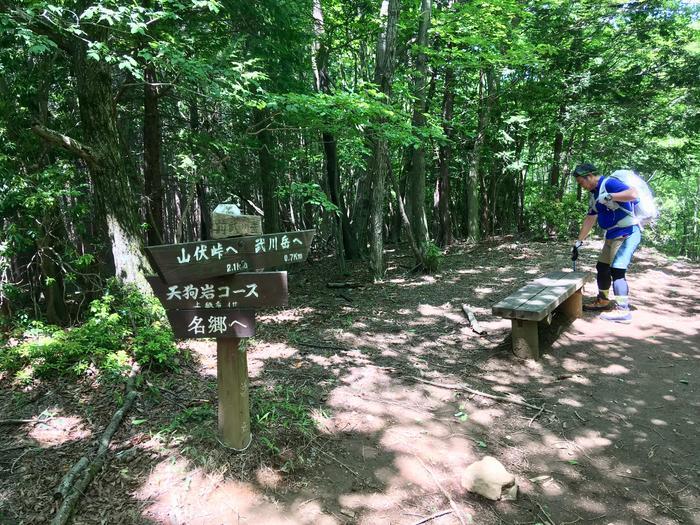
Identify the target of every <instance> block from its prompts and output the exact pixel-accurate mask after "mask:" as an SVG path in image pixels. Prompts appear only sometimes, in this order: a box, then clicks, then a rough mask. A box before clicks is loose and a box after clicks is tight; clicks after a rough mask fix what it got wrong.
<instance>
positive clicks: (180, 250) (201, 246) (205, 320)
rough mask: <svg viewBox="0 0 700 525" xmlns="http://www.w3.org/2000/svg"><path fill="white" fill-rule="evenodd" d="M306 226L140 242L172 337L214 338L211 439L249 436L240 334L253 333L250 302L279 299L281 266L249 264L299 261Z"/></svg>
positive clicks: (237, 444) (234, 440)
mask: <svg viewBox="0 0 700 525" xmlns="http://www.w3.org/2000/svg"><path fill="white" fill-rule="evenodd" d="M314 233H315V232H314V230H304V231H296V232H285V233H274V234H268V235H252V236H246V237H234V238H228V239H218V240H213V241H199V242H191V243H183V244H170V245H163V246H149V247H147V248H146V250H147V252H148V254H149V256H150V257H151V260H152V262H153V266H154V267H155V268H156V270H157V272H158V274H159V276H151V277H148V282H149V283H150V285H151V288H153V293H154V294H155V295H156V297H157V298H158V299H159V300H160V302H161V303H162V304H163V307H164V308H165V310H166V313H167V315H168V319H169V320H170V324H171V325H172V327H173V332H174V334H175V337H176V338H178V339H192V338H206V337H215V338H216V355H217V382H218V392H219V414H218V417H219V440H220V442H221V443H222V444H223V445H225V446H227V447H230V448H233V449H235V450H239V451H242V450H245V449H246V448H248V446H249V445H250V443H251V440H252V435H251V431H250V404H249V398H248V360H247V354H246V351H245V348H243V347H242V346H241V338H243V337H252V336H253V335H255V309H256V308H263V307H270V306H284V305H286V304H287V298H288V294H287V272H254V271H253V270H262V269H264V268H269V267H276V266H281V265H283V264H287V263H294V262H303V261H304V260H306V258H307V257H308V254H309V249H310V248H311V240H312V239H313V236H314Z"/></svg>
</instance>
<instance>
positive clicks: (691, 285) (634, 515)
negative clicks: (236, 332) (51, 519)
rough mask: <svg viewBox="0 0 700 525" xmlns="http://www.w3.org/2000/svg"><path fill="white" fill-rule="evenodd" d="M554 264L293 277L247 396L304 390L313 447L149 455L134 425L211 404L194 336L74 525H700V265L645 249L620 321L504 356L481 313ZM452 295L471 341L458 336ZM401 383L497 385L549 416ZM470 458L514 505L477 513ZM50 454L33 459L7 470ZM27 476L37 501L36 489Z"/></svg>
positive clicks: (474, 257)
mask: <svg viewBox="0 0 700 525" xmlns="http://www.w3.org/2000/svg"><path fill="white" fill-rule="evenodd" d="M595 249H596V245H595V244H593V246H592V247H590V248H589V249H587V250H586V251H585V253H584V255H583V257H582V260H581V262H582V267H583V268H584V269H586V268H587V269H591V268H593V267H594V265H595V252H596V250H595ZM567 255H568V254H567V249H566V247H565V246H563V245H561V244H553V243H549V244H536V243H530V244H522V243H516V242H513V241H509V242H505V243H501V244H493V245H487V244H484V245H480V246H477V247H468V246H465V247H455V248H454V249H453V250H452V251H451V253H450V254H449V255H448V256H447V257H446V260H445V265H444V267H443V269H442V271H441V273H440V274H438V275H434V276H407V275H406V270H405V269H404V268H402V267H401V266H400V265H402V264H403V265H405V266H410V261H411V259H410V258H406V257H403V256H402V255H400V254H390V256H391V259H390V262H391V266H390V270H389V272H388V276H387V280H386V282H384V283H382V284H376V285H365V286H364V287H362V288H353V289H351V290H345V291H343V292H342V294H341V293H339V292H334V291H332V290H328V289H326V288H325V283H326V282H327V281H328V280H329V277H328V276H329V275H330V272H331V270H329V269H328V267H327V266H326V265H327V264H330V262H329V263H325V262H317V263H315V265H314V266H311V267H306V268H304V269H303V270H302V271H297V272H295V273H293V274H291V275H290V302H291V305H290V307H289V308H288V309H285V310H281V311H277V312H275V313H270V314H267V315H263V316H260V323H261V325H260V329H259V335H258V337H257V338H256V339H255V341H252V342H251V346H250V348H249V366H250V375H251V378H252V385H253V391H254V395H255V392H256V391H257V392H260V391H262V390H263V389H266V388H269V387H271V386H273V385H278V386H280V388H282V387H284V388H287V389H289V391H291V392H297V393H298V396H299V399H301V398H302V393H304V394H303V396H306V395H307V394H306V393H309V394H308V396H307V397H304V400H305V403H307V405H308V406H309V407H310V408H311V409H312V412H313V415H314V418H315V421H316V424H317V425H318V427H319V428H320V435H319V436H318V437H316V438H313V439H311V440H303V439H302V440H299V442H296V443H295V442H294V441H290V442H287V443H286V444H285V447H284V448H283V450H280V451H279V453H278V454H277V456H278V457H279V458H280V460H279V462H277V463H275V462H270V461H262V460H260V458H261V457H263V456H261V455H260V454H259V452H260V449H255V448H253V449H251V450H250V451H249V453H248V458H247V459H246V458H244V457H242V456H240V455H238V456H237V455H235V454H232V453H228V452H226V451H221V450H220V448H219V447H217V445H216V442H215V440H214V439H212V437H211V435H209V434H212V432H213V427H212V426H211V423H212V422H211V421H210V420H209V419H206V420H203V421H202V422H201V423H197V424H196V425H195V427H191V428H195V429H199V430H202V432H203V434H202V435H203V436H204V437H201V439H200V438H198V439H182V440H180V441H176V442H169V443H167V444H166V445H164V444H163V443H162V442H159V441H158V437H157V435H156V434H155V432H154V431H153V430H151V433H150V434H149V433H148V432H144V431H143V428H145V427H147V426H149V425H152V429H155V428H157V424H156V423H157V422H158V421H160V422H161V423H163V422H167V421H172V420H173V419H174V418H175V417H176V416H177V415H178V414H182V413H183V410H182V409H183V407H182V403H183V401H182V399H190V400H191V399H197V398H206V399H209V400H212V401H213V400H214V399H213V384H214V379H213V374H214V373H215V368H216V363H215V350H214V346H213V344H211V343H198V344H193V345H191V347H192V348H193V351H194V352H195V354H196V355H197V362H198V363H199V364H198V367H197V368H196V369H195V370H191V371H190V372H183V376H182V377H181V378H179V379H177V381H176V382H171V383H170V385H171V386H170V389H171V390H173V389H175V393H176V394H177V396H178V397H176V398H175V399H177V400H179V401H178V403H180V405H181V406H177V403H172V404H168V403H165V402H161V403H160V404H157V403H154V402H150V401H148V400H144V401H143V404H142V406H141V411H142V412H141V413H142V414H143V413H145V414H147V415H148V417H149V421H148V423H145V424H144V426H143V427H132V428H127V429H124V430H123V432H122V436H121V439H122V441H128V440H129V439H131V440H134V439H135V436H142V437H141V438H139V439H140V441H139V440H136V441H138V443H137V444H136V446H135V447H134V450H136V452H135V454H136V456H135V458H136V459H135V460H134V458H132V459H131V460H130V462H128V463H124V462H122V461H120V460H118V459H115V461H113V462H112V464H111V465H110V467H109V468H108V469H107V471H106V472H105V474H104V475H103V476H102V477H101V478H100V479H99V480H98V481H97V482H96V483H95V486H94V487H93V489H92V492H93V493H94V494H91V495H89V496H90V497H88V498H86V500H87V501H86V502H85V504H84V505H83V506H82V508H81V511H80V513H79V514H78V516H77V519H76V523H98V522H99V518H100V516H101V515H104V509H105V508H108V509H110V512H109V514H108V515H109V516H112V518H113V519H115V520H116V521H108V522H110V523H117V522H121V523H173V524H175V523H180V524H185V523H186V524H198V523H202V524H205V523H206V524H217V523H225V524H229V523H247V524H258V523H260V524H263V523H264V524H268V523H270V524H275V523H289V524H292V523H299V524H302V523H304V524H339V523H362V524H381V523H386V524H390V523H391V524H412V523H417V522H419V521H420V520H421V519H424V518H426V517H428V516H431V515H433V514H435V513H440V512H442V511H450V512H449V513H447V514H445V515H443V516H441V517H436V518H434V519H432V520H431V521H430V522H429V523H431V524H433V525H445V524H452V523H478V524H498V523H509V524H510V523H543V524H546V523H556V524H557V525H564V524H573V523H594V524H595V523H601V524H608V523H610V524H633V523H638V524H642V523H651V524H658V525H665V524H673V523H700V519H699V518H698V517H697V516H700V490H699V489H698V487H699V486H700V455H699V454H698V453H697V449H698V445H700V435H699V432H698V430H699V428H700V416H699V415H698V414H700V395H698V385H699V384H700V315H699V314H700V302H699V301H698V300H697V297H698V294H700V273H699V272H698V269H699V268H698V266H697V265H691V264H689V263H687V262H682V261H681V262H673V261H670V260H668V259H667V258H665V257H662V256H660V255H659V254H657V253H656V252H655V251H653V250H649V249H642V250H641V252H640V253H639V256H638V257H637V258H636V260H635V265H634V267H633V268H632V269H631V271H630V274H631V275H630V279H629V280H630V285H631V289H632V302H633V304H634V306H635V308H636V310H635V312H634V320H633V323H632V324H631V325H617V324H611V323H607V322H604V321H601V320H598V319H597V318H595V317H594V316H586V317H584V318H582V319H578V320H576V321H575V322H573V323H572V324H570V325H562V324H561V323H556V322H555V323H554V324H553V326H552V327H551V328H550V329H549V330H548V332H547V333H546V334H545V339H546V344H545V355H544V357H543V359H542V360H541V361H539V362H528V361H521V360H519V359H516V358H515V357H513V356H512V355H511V353H510V347H509V340H508V337H507V334H508V332H509V327H510V324H509V322H508V321H507V320H502V319H498V318H494V317H493V316H492V315H491V314H490V307H491V305H492V304H493V303H494V302H496V301H498V300H499V299H500V298H502V297H503V296H505V295H507V294H508V293H510V292H511V291H513V290H514V289H516V288H517V287H518V286H520V285H522V284H524V283H525V282H526V281H528V280H530V279H532V278H534V277H536V276H537V275H540V274H542V273H545V272H547V271H552V270H560V269H566V268H568V267H569V263H570V261H568V259H567ZM587 291H588V292H589V294H592V293H594V286H592V285H589V290H587ZM462 303H468V304H470V305H471V306H472V307H473V308H474V311H475V312H476V315H477V317H478V319H479V321H480V322H481V324H482V327H483V328H485V329H486V330H487V332H488V333H487V334H486V335H485V336H478V335H476V334H475V333H473V332H472V331H471V330H470V329H469V327H468V326H467V324H466V320H465V319H464V315H463V314H462V312H461V310H460V305H461V304H462ZM415 378H422V379H425V380H428V381H431V382H434V383H439V384H452V385H454V384H464V385H469V386H471V387H472V388H475V389H479V390H483V391H486V392H490V393H493V394H505V393H512V394H516V395H518V396H521V398H522V399H524V400H527V401H528V402H530V403H532V404H535V405H537V406H541V405H543V404H544V406H545V407H546V409H547V410H548V411H543V412H541V413H539V412H538V411H536V410H530V409H528V408H525V407H521V406H517V405H514V404H509V403H499V402H497V401H494V400H491V399H488V398H484V397H480V396H474V395H470V394H466V393H460V392H457V391H454V390H451V389H446V388H440V387H436V386H433V385H429V384H426V383H422V382H417V381H416V380H415ZM173 384H177V387H176V388H175V387H173V386H172V385H173ZM256 389H260V390H256ZM292 397H293V396H292ZM206 399H205V400H204V401H206ZM293 400H294V399H291V400H290V402H291V401H293ZM66 403H67V405H66V407H65V408H64V411H65V412H66V414H69V413H71V410H69V408H68V407H69V406H73V405H70V404H69V403H68V402H66ZM149 403H150V404H149ZM185 405H186V406H188V407H191V406H192V405H187V404H186V403H185ZM190 409H191V408H190ZM75 411H76V412H79V409H78V408H77V407H75ZM549 411H551V412H549ZM139 417H140V416H139ZM81 424H82V423H81ZM81 428H82V427H81ZM24 431H26V429H25V430H22V429H18V430H17V432H24ZM207 432H208V433H209V434H207ZM16 437H17V436H15V438H16ZM254 437H255V436H254ZM76 439H80V438H76ZM0 444H1V443H0ZM51 446H55V444H54V445H51ZM256 446H257V447H261V445H260V444H259V443H257V444H256ZM47 447H49V445H47ZM64 448H65V446H64ZM79 448H80V447H77V445H76V454H77V453H78V452H79ZM487 454H488V455H491V456H494V457H496V458H497V459H499V460H500V461H501V462H502V463H503V464H504V465H505V466H506V468H507V469H508V470H509V471H511V472H512V473H513V474H515V475H516V477H517V481H518V484H519V486H520V489H521V493H520V497H519V499H518V500H517V501H515V502H496V503H491V502H488V501H486V500H483V499H482V498H480V497H477V496H474V495H471V494H468V493H466V492H465V491H464V490H463V489H462V488H461V486H460V477H461V474H462V472H463V470H464V469H465V468H466V467H467V466H468V465H469V464H470V463H472V462H473V461H475V460H478V459H480V458H482V457H483V456H484V455H487ZM16 457H17V456H16V455H15V456H12V458H16ZM51 457H52V452H51V448H47V449H46V453H45V454H42V455H34V456H32V455H30V456H29V457H28V459H27V461H29V463H27V464H25V465H24V466H25V467H27V468H28V469H30V470H31V468H32V463H31V462H32V461H35V462H40V461H43V462H46V461H47V460H50V458H51ZM265 457H269V456H265ZM11 461H14V459H11ZM11 461H10V462H11ZM64 463H65V464H70V462H69V460H68V458H66V459H65V460H64V461H63V462H60V467H61V468H64ZM21 464H22V461H20V462H19V463H18V464H15V465H14V467H18V465H21ZM290 464H294V465H295V468H294V469H292V470H291V471H290V470H289V469H287V468H285V467H286V466H288V465H290ZM3 466H6V465H3ZM139 466H140V468H139ZM124 469H126V470H127V474H123V472H124ZM15 470H17V468H15ZM26 472H27V471H25V475H26ZM59 472H60V469H59ZM3 474H5V473H3ZM57 475H58V474H57ZM9 479H10V480H11V481H14V482H15V483H17V484H19V485H15V486H14V488H13V487H12V486H11V485H8V484H7V483H4V482H0V518H2V516H8V518H7V519H8V521H7V522H8V523H15V522H19V521H9V520H10V519H11V517H12V514H11V513H9V512H8V510H3V497H4V501H5V503H6V504H9V503H12V504H16V503H15V502H16V501H17V494H18V492H19V491H20V488H18V487H19V486H20V485H21V484H22V483H23V482H24V481H23V480H22V479H21V478H18V477H17V474H16V473H11V474H10V478H9ZM25 480H26V482H27V483H35V484H36V483H39V485H38V487H39V489H37V491H39V490H40V489H41V487H42V486H48V487H50V486H51V485H50V483H51V482H52V479H49V481H36V480H33V479H32V477H31V475H28V476H27V477H26V478H25ZM530 480H535V481H530ZM21 490H22V493H23V494H27V493H30V494H31V490H30V489H29V488H27V487H22V488H21ZM13 491H14V492H13ZM36 497H37V498H38V496H36ZM115 499H120V501H121V505H120V506H116V505H115V503H114V501H115ZM450 499H452V504H451V503H450V501H449V500H450ZM6 507H7V505H6ZM20 510H22V509H20ZM3 512H4V514H3ZM37 516H41V513H37ZM37 519H39V518H38V517H37ZM470 520H471V521H470ZM0 522H2V519H0ZM27 522H31V520H28V521H27ZM36 522H40V521H36Z"/></svg>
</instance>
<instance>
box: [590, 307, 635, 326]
mask: <svg viewBox="0 0 700 525" xmlns="http://www.w3.org/2000/svg"><path fill="white" fill-rule="evenodd" d="M598 317H600V318H601V319H604V320H605V321H613V322H615V323H625V324H627V323H630V322H631V321H632V312H630V311H629V308H615V309H614V310H613V311H612V312H605V313H603V314H600V315H599V316H598Z"/></svg>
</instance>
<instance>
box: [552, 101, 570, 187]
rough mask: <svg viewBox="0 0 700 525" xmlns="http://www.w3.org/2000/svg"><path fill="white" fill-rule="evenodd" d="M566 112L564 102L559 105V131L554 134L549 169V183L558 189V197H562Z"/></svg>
mask: <svg viewBox="0 0 700 525" xmlns="http://www.w3.org/2000/svg"><path fill="white" fill-rule="evenodd" d="M565 112H566V106H564V104H562V105H561V106H559V115H558V117H557V132H556V133H555V134H554V145H553V147H552V150H553V153H552V166H551V168H550V169H549V184H550V186H551V187H552V188H555V189H556V190H557V192H556V194H557V198H561V195H559V176H560V172H561V152H562V150H563V148H564V132H563V131H562V128H563V126H564V114H565Z"/></svg>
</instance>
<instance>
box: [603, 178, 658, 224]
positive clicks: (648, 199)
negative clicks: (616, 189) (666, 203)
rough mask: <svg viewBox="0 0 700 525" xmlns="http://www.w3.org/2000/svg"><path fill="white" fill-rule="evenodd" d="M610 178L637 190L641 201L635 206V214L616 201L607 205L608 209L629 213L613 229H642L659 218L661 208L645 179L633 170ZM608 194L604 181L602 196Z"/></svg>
mask: <svg viewBox="0 0 700 525" xmlns="http://www.w3.org/2000/svg"><path fill="white" fill-rule="evenodd" d="M608 178H613V179H617V180H619V181H620V182H622V183H623V184H625V185H626V186H629V187H630V188H635V189H636V190H637V194H638V197H637V198H638V200H639V202H637V203H636V204H633V206H632V208H633V209H634V211H633V212H632V211H629V210H627V209H626V208H624V207H622V206H620V205H619V204H618V203H617V202H614V201H610V203H609V204H607V207H608V208H610V209H611V210H616V209H618V208H620V209H622V210H624V211H625V213H627V217H625V218H623V219H621V220H619V221H618V222H617V224H615V226H613V228H624V227H627V226H632V225H633V224H639V226H640V228H641V227H644V226H647V225H649V224H652V223H653V222H654V221H655V220H656V219H657V218H658V217H659V208H658V206H657V205H656V201H655V200H654V194H653V193H652V192H651V189H650V188H649V185H648V184H647V183H646V181H645V180H644V179H643V178H641V177H640V176H639V175H637V174H636V173H635V172H633V171H632V170H617V171H613V172H612V174H610V176H609V177H608ZM607 193H608V191H607V190H606V189H605V181H603V186H602V187H601V188H600V194H603V195H605V194H607Z"/></svg>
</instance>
